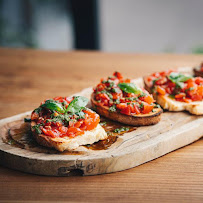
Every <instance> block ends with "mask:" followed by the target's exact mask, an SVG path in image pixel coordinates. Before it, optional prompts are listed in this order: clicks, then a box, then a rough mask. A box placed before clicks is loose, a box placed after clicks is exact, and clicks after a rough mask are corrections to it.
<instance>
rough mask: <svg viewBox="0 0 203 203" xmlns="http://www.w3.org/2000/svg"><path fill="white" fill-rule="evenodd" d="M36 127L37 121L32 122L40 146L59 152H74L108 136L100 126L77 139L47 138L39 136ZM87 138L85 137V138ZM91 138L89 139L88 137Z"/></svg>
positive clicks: (33, 131) (33, 132) (34, 134)
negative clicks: (81, 146)
mask: <svg viewBox="0 0 203 203" xmlns="http://www.w3.org/2000/svg"><path fill="white" fill-rule="evenodd" d="M35 125H36V122H35V121H31V131H32V135H33V137H34V139H35V140H36V141H37V143H38V144H40V145H42V146H45V147H49V148H55V149H56V150H58V151H61V152H63V151H64V150H69V151H71V150H74V149H76V148H77V147H78V146H80V145H86V144H92V143H94V142H97V141H99V140H103V139H106V138H107V134H106V132H105V130H104V129H103V128H102V127H101V126H100V125H99V124H98V125H97V127H96V128H95V129H93V130H91V131H85V133H86V134H83V135H78V136H76V137H75V138H69V139H65V138H52V137H49V136H46V135H44V134H37V133H36V132H35V130H33V128H32V127H33V126H35ZM84 136H85V137H84ZM88 136H89V137H88Z"/></svg>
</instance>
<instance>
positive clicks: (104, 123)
mask: <svg viewBox="0 0 203 203" xmlns="http://www.w3.org/2000/svg"><path fill="white" fill-rule="evenodd" d="M99 124H100V125H101V126H105V125H106V124H107V122H106V121H103V122H100V123H99Z"/></svg>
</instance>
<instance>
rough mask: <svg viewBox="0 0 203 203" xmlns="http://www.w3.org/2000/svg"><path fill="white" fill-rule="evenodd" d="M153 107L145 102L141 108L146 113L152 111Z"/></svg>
mask: <svg viewBox="0 0 203 203" xmlns="http://www.w3.org/2000/svg"><path fill="white" fill-rule="evenodd" d="M153 108H154V107H153V106H151V105H149V104H145V105H144V108H143V110H142V113H144V114H146V113H150V112H151V111H152V109H153Z"/></svg>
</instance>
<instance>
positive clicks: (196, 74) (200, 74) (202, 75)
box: [193, 68, 203, 78]
mask: <svg viewBox="0 0 203 203" xmlns="http://www.w3.org/2000/svg"><path fill="white" fill-rule="evenodd" d="M193 71H194V75H195V77H202V78H203V72H202V71H200V70H198V69H197V68H194V69H193Z"/></svg>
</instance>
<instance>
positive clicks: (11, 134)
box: [6, 118, 136, 155]
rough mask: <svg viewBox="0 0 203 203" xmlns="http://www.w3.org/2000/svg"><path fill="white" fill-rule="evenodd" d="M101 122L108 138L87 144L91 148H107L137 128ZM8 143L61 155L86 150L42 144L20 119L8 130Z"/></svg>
mask: <svg viewBox="0 0 203 203" xmlns="http://www.w3.org/2000/svg"><path fill="white" fill-rule="evenodd" d="M100 124H101V125H102V127H103V128H104V129H105V131H106V132H107V135H108V137H107V139H105V140H100V141H98V142H95V143H93V144H88V145H85V146H84V147H86V148H87V149H91V150H106V149H108V148H109V147H110V146H111V145H112V144H113V143H115V142H116V140H117V138H118V136H120V135H123V134H124V133H127V132H131V131H133V130H135V129H136V127H133V126H126V125H124V124H121V123H117V122H114V121H110V120H108V119H106V118H101V122H100ZM6 143H7V144H9V145H12V146H15V147H19V148H22V149H27V150H29V151H33V152H39V153H46V154H60V155H82V154H85V153H86V152H85V151H64V152H59V151H57V150H55V149H51V148H47V147H43V146H40V145H39V144H38V143H37V142H36V141H35V140H34V139H33V137H32V132H31V127H30V123H29V122H26V123H25V122H23V121H22V120H21V121H18V122H17V123H16V124H15V125H14V126H12V127H11V128H9V130H8V138H7V140H6Z"/></svg>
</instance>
